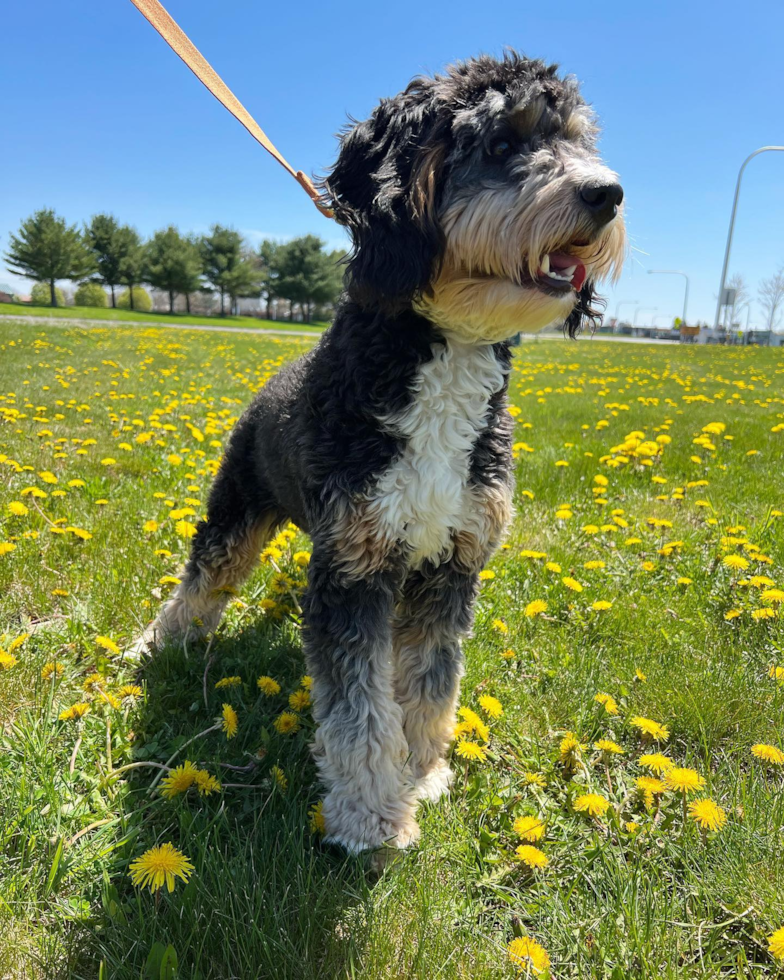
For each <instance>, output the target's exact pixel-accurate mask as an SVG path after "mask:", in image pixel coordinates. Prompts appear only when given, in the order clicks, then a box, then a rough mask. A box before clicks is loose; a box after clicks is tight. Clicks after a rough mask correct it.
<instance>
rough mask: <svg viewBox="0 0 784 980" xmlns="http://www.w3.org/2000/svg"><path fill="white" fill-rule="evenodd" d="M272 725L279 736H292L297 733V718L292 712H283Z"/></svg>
mask: <svg viewBox="0 0 784 980" xmlns="http://www.w3.org/2000/svg"><path fill="white" fill-rule="evenodd" d="M272 724H273V725H274V727H275V731H276V732H277V733H278V734H279V735H293V734H294V733H295V732H298V731H299V718H298V717H297V715H295V714H294V712H293V711H283V712H282V713H281V714H279V715H278V717H277V718H276V719H275V721H274V722H273V723H272Z"/></svg>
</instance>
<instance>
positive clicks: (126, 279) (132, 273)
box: [118, 225, 152, 310]
mask: <svg viewBox="0 0 784 980" xmlns="http://www.w3.org/2000/svg"><path fill="white" fill-rule="evenodd" d="M119 236H120V238H121V239H122V243H123V244H122V251H123V257H122V259H121V261H120V270H119V277H120V278H119V280H118V281H119V282H120V283H122V285H123V286H127V287H128V304H129V309H131V310H133V309H135V306H134V302H135V297H136V295H137V293H138V290H139V288H140V286H141V283H142V282H144V264H145V249H144V246H143V245H142V242H141V239H140V238H139V234H138V232H137V231H136V229H135V228H131V227H130V226H129V225H123V226H122V228H120V231H119ZM142 293H144V290H142ZM145 295H147V294H146V293H145ZM148 298H149V297H148ZM148 309H152V304H150V306H149V307H148Z"/></svg>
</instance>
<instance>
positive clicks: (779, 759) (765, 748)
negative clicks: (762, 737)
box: [751, 742, 784, 766]
mask: <svg viewBox="0 0 784 980" xmlns="http://www.w3.org/2000/svg"><path fill="white" fill-rule="evenodd" d="M751 751H752V754H753V755H755V756H756V757H757V758H758V759H762V760H763V762H770V763H772V764H773V765H774V766H784V752H782V751H781V749H777V748H776V746H775V745H765V743H764V742H758V743H757V744H756V745H752V747H751Z"/></svg>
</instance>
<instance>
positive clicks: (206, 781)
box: [193, 769, 221, 796]
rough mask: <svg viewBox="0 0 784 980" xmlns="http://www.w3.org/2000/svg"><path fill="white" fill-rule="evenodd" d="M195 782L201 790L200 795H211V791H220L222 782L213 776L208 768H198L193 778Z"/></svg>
mask: <svg viewBox="0 0 784 980" xmlns="http://www.w3.org/2000/svg"><path fill="white" fill-rule="evenodd" d="M193 784H194V786H195V787H196V789H197V790H198V791H199V796H209V795H210V793H219V792H220V788H221V784H220V783H219V782H218V780H217V779H216V778H215V777H214V776H211V775H210V773H208V772H207V770H206V769H197V770H196V775H195V776H194V778H193Z"/></svg>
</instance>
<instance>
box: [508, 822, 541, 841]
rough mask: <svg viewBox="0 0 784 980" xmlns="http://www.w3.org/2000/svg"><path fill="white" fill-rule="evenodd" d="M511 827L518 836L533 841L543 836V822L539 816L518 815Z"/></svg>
mask: <svg viewBox="0 0 784 980" xmlns="http://www.w3.org/2000/svg"><path fill="white" fill-rule="evenodd" d="M512 829H513V830H514V832H515V833H516V834H517V836H518V837H521V838H522V839H523V840H526V841H531V842H533V841H537V840H541V839H542V837H544V824H543V823H542V821H541V820H540V819H539V817H518V818H517V819H516V820H515V822H514V824H513V825H512Z"/></svg>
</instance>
